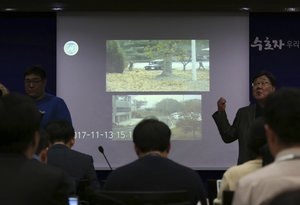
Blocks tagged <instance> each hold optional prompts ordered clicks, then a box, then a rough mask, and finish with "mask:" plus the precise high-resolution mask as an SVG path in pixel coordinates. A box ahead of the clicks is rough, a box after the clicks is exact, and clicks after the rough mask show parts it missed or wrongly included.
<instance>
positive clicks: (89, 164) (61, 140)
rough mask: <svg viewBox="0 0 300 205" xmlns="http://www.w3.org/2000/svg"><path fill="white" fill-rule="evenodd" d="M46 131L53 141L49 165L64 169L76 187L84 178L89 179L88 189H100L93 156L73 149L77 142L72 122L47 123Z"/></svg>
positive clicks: (49, 151)
mask: <svg viewBox="0 0 300 205" xmlns="http://www.w3.org/2000/svg"><path fill="white" fill-rule="evenodd" d="M46 132H47V134H48V136H49V138H50V143H51V146H50V148H49V149H48V165H52V166H55V167H59V168H61V169H62V170H64V171H65V173H66V174H67V175H68V176H69V177H70V178H71V180H72V181H73V183H74V186H75V189H77V188H78V184H79V183H80V181H82V180H86V181H87V188H88V189H91V190H98V189H100V184H99V181H98V178H97V175H96V171H95V168H94V164H93V157H92V156H90V155H87V154H84V153H81V152H78V151H75V150H72V149H71V148H72V147H73V145H74V144H75V132H74V128H73V126H72V124H71V123H70V122H68V121H53V122H50V123H48V124H47V126H46Z"/></svg>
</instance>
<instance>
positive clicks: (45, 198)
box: [0, 94, 68, 205]
mask: <svg viewBox="0 0 300 205" xmlns="http://www.w3.org/2000/svg"><path fill="white" fill-rule="evenodd" d="M0 116H1V120H0V138H1V140H0V182H1V186H0V204H1V205H41V204H43V205H45V204H47V205H55V204H57V205H65V204H68V192H67V190H68V183H67V180H66V176H65V175H64V173H63V172H62V171H61V170H59V169H55V168H51V167H48V166H46V165H45V164H43V163H39V162H37V161H34V160H31V158H32V156H33V154H34V153H35V150H36V147H37V145H38V142H39V137H40V136H39V127H40V117H41V116H40V113H39V111H38V109H37V108H36V106H35V104H34V102H33V101H32V100H31V99H30V98H29V97H26V96H22V95H18V94H7V95H5V96H1V97H0Z"/></svg>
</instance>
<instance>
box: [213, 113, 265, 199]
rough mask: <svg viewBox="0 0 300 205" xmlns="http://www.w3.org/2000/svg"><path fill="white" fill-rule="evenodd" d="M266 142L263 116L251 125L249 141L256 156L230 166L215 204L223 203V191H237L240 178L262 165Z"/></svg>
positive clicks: (250, 148) (250, 147)
mask: <svg viewBox="0 0 300 205" xmlns="http://www.w3.org/2000/svg"><path fill="white" fill-rule="evenodd" d="M266 144H267V138H266V135H265V130H264V120H263V118H262V117H259V118H257V119H256V120H255V121H254V122H253V124H252V126H251V129H250V138H249V141H248V147H249V150H251V151H252V152H253V153H254V154H255V155H256V158H255V159H253V160H249V161H247V162H244V163H243V164H241V165H236V166H233V167H230V168H229V169H228V170H227V171H226V172H225V173H224V175H223V178H222V182H221V187H220V191H219V193H218V196H217V198H216V199H215V200H214V204H222V197H223V191H225V190H229V191H235V190H236V186H237V183H238V181H239V180H240V178H242V177H243V176H245V175H247V174H249V173H251V172H254V171H255V170H257V169H259V168H261V167H262V149H263V147H264V146H265V145H266Z"/></svg>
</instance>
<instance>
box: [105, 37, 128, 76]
mask: <svg viewBox="0 0 300 205" xmlns="http://www.w3.org/2000/svg"><path fill="white" fill-rule="evenodd" d="M106 48H107V50H106V72H107V73H123V71H124V67H125V66H124V65H125V62H124V55H123V52H122V49H121V48H120V46H119V44H118V42H117V41H107V43H106Z"/></svg>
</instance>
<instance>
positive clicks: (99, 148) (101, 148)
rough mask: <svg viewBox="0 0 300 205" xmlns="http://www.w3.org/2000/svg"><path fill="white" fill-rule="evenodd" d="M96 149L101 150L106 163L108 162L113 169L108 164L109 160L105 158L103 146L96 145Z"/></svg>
mask: <svg viewBox="0 0 300 205" xmlns="http://www.w3.org/2000/svg"><path fill="white" fill-rule="evenodd" d="M98 150H99V152H101V154H102V155H103V156H104V159H105V161H106V163H107V164H108V166H109V168H110V170H113V169H112V167H111V166H110V163H109V161H108V160H107V158H106V156H105V154H104V149H103V147H102V146H101V145H100V146H99V147H98Z"/></svg>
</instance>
